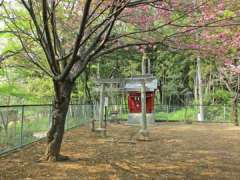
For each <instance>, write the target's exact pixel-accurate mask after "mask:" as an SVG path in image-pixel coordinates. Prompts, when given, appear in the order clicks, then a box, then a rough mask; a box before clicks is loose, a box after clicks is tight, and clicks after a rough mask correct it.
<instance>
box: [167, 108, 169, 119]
mask: <svg viewBox="0 0 240 180" xmlns="http://www.w3.org/2000/svg"><path fill="white" fill-rule="evenodd" d="M168 114H169V105H167V122H168V120H169V119H168Z"/></svg>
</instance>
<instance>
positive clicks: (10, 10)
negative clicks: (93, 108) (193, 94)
mask: <svg viewBox="0 0 240 180" xmlns="http://www.w3.org/2000/svg"><path fill="white" fill-rule="evenodd" d="M221 2H222V3H223V4H221V3H219V5H218V6H217V7H218V8H219V9H224V8H225V1H221ZM226 2H227V1H226ZM13 3H14V5H13ZM208 6H209V8H208ZM210 7H213V2H212V1H210V3H208V1H206V2H205V1H204V2H202V3H200V4H199V5H198V6H196V7H193V6H192V3H191V2H188V1H185V0H171V1H164V0H163V1H159V0H134V1H133V0H108V1H106V0H81V1H75V0H74V1H64V0H51V1H48V0H40V1H33V0H19V1H17V0H16V1H14V0H13V1H7V0H6V1H1V13H2V14H4V16H3V17H4V23H5V29H4V30H3V31H1V33H8V34H12V35H13V38H12V40H13V41H16V42H17V43H19V44H20V45H21V49H20V50H21V53H19V52H18V53H17V55H21V56H22V57H24V58H25V59H27V60H28V61H29V62H30V63H32V64H33V65H35V66H36V67H37V68H39V69H40V70H42V71H43V72H44V73H45V74H46V75H48V76H49V77H50V78H51V79H52V82H53V85H54V92H55V98H54V102H53V117H52V126H51V128H50V130H49V132H48V134H47V143H48V145H47V149H46V159H47V160H49V161H54V160H61V159H64V158H65V156H62V155H60V149H61V144H62V139H63V135H64V125H65V119H66V114H67V111H68V107H69V102H70V98H71V93H72V90H73V87H74V83H75V81H76V79H77V78H78V77H79V75H80V74H81V73H82V72H84V70H85V68H86V66H87V65H88V64H89V63H91V62H93V61H94V60H96V59H97V58H98V57H101V56H104V55H105V54H108V53H111V52H113V51H116V50H118V49H122V48H130V47H134V46H140V47H144V46H145V45H148V46H151V47H153V46H154V45H157V44H162V45H165V46H166V47H169V48H177V49H181V48H184V47H187V48H189V46H192V47H193V49H196V47H197V49H200V47H201V48H202V44H200V43H198V42H197V43H195V44H194V43H192V42H194V41H193V40H191V41H189V40H184V38H185V37H191V35H193V34H194V33H196V30H197V29H199V28H203V27H208V26H210V25H212V26H217V27H219V26H220V25H221V24H220V23H219V20H218V19H216V17H218V16H216V15H215V14H216V12H215V11H214V12H213V13H210V12H211V8H210ZM200 11H202V13H203V15H202V16H198V14H199V12H200ZM209 13H210V14H209ZM225 21H226V22H228V21H227V20H221V22H225ZM193 22H194V23H195V22H198V24H195V25H194V23H193ZM209 33H210V32H207V31H206V32H205V37H207V35H208V34H209ZM205 39H206V41H205V42H207V38H205ZM182 42H184V43H185V44H184V43H182ZM191 43H192V45H191ZM189 44H190V45H189ZM206 44H207V43H205V45H206ZM216 44H217V43H216ZM216 44H215V45H216ZM206 48H207V45H206ZM210 49H211V48H210ZM210 49H209V48H208V50H210ZM5 57H6V56H5ZM5 59H6V58H5ZM0 61H1V60H0Z"/></svg>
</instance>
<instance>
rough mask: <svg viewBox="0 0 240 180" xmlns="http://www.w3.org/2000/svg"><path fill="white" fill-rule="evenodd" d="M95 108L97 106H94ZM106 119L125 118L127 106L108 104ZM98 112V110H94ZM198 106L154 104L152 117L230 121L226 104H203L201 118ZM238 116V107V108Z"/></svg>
mask: <svg viewBox="0 0 240 180" xmlns="http://www.w3.org/2000/svg"><path fill="white" fill-rule="evenodd" d="M96 109H98V108H97V106H96ZM105 111H106V112H107V113H104V114H105V115H106V119H107V120H108V121H114V120H127V119H128V112H129V110H128V107H127V105H108V106H107V107H106V109H105ZM95 112H97V113H98V111H95ZM199 112H200V106H198V105H187V106H170V105H158V104H155V105H154V119H155V121H156V122H159V121H179V122H194V121H198V122H200V121H202V122H219V123H221V122H222V123H230V122H231V114H232V107H231V106H227V105H208V106H206V105H205V106H203V114H204V115H203V120H201V119H200V114H199ZM238 112H239V117H240V109H239V111H238ZM95 119H98V114H95Z"/></svg>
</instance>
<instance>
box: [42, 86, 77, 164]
mask: <svg viewBox="0 0 240 180" xmlns="http://www.w3.org/2000/svg"><path fill="white" fill-rule="evenodd" d="M73 85H74V83H73V82H70V81H61V82H59V81H57V82H54V88H55V99H54V102H53V114H52V124H51V128H50V129H49V131H48V133H47V149H46V154H45V155H46V159H47V160H48V161H57V160H62V159H63V158H64V156H62V155H60V149H61V144H62V139H63V135H64V126H65V120H66V115H67V112H68V108H69V102H70V98H71V92H72V88H73Z"/></svg>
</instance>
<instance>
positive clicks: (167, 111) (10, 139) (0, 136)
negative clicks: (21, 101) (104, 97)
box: [0, 104, 240, 154]
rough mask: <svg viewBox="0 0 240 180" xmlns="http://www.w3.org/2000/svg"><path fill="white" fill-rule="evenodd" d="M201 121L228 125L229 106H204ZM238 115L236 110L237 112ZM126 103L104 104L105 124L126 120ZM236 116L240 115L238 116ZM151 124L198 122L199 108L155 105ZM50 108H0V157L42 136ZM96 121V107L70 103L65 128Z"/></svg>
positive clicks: (31, 106)
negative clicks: (105, 105)
mask: <svg viewBox="0 0 240 180" xmlns="http://www.w3.org/2000/svg"><path fill="white" fill-rule="evenodd" d="M203 109H204V120H203V122H219V123H220V122H222V123H230V122H231V106H225V105H212V106H204V107H203ZM238 112H239V113H240V109H239V111H238ZM128 113H129V110H128V106H127V104H121V105H108V106H107V107H105V109H104V117H105V119H106V120H107V121H115V120H117V121H119V120H123V121H127V119H128ZM239 116H240V114H239ZM154 117H155V118H154V119H155V121H156V122H157V121H179V122H181V121H182V122H194V121H199V118H198V117H199V106H195V105H191V106H169V105H157V104H155V111H154ZM51 119H52V105H19V106H0V154H2V153H5V152H7V151H10V150H13V149H16V148H19V147H22V146H24V145H26V144H30V143H32V142H35V141H37V140H40V139H42V138H44V137H45V136H46V132H47V131H48V129H49V128H50V126H51ZM92 119H95V120H99V105H98V104H94V105H85V104H83V105H81V104H71V105H70V106H69V111H68V114H67V118H66V123H65V129H66V130H69V129H71V128H74V127H77V126H79V125H81V124H84V123H88V122H90V121H91V120H92Z"/></svg>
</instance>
